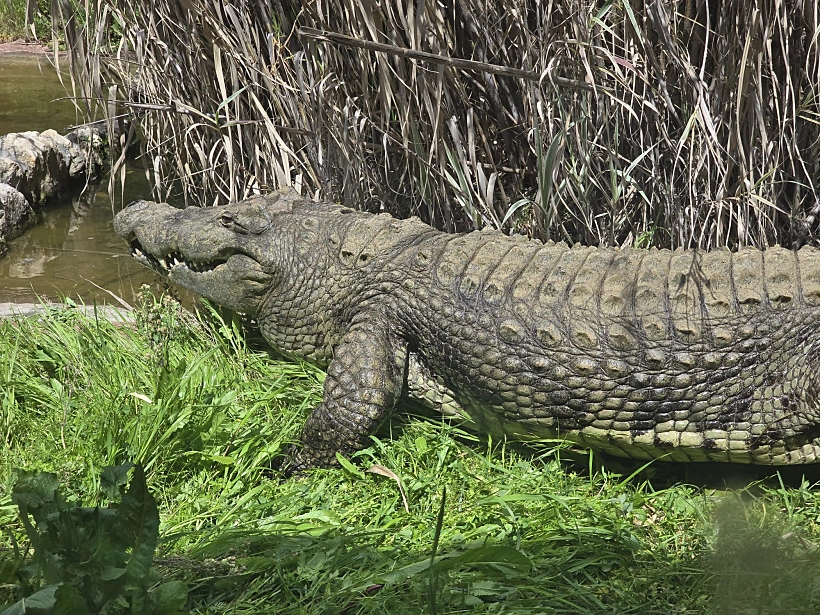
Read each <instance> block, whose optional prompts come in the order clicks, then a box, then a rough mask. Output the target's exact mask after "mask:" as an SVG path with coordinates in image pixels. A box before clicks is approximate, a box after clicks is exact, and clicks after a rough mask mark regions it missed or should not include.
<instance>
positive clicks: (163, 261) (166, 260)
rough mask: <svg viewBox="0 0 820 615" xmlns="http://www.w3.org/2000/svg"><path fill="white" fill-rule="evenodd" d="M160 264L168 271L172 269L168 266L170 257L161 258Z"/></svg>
mask: <svg viewBox="0 0 820 615" xmlns="http://www.w3.org/2000/svg"><path fill="white" fill-rule="evenodd" d="M159 264H160V265H161V266H162V268H163V269H165V271H168V270H169V269H170V267H169V266H168V259H167V258H163V259H161V260H160V261H159Z"/></svg>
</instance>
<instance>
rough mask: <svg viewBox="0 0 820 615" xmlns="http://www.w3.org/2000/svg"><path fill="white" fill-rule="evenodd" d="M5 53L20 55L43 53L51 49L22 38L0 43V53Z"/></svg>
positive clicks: (49, 51)
mask: <svg viewBox="0 0 820 615" xmlns="http://www.w3.org/2000/svg"><path fill="white" fill-rule="evenodd" d="M7 53H13V54H20V55H44V54H47V53H51V50H50V49H49V48H48V47H46V46H45V45H43V44H41V43H29V42H27V41H24V40H23V39H18V40H16V41H9V42H7V43H0V55H4V54H7Z"/></svg>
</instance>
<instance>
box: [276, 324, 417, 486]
mask: <svg viewBox="0 0 820 615" xmlns="http://www.w3.org/2000/svg"><path fill="white" fill-rule="evenodd" d="M406 370H407V345H406V343H404V342H403V341H402V340H399V338H398V337H397V336H395V335H393V334H391V332H390V331H389V327H387V326H386V325H384V326H379V325H374V324H373V323H367V324H359V325H357V326H354V327H353V328H351V330H350V331H348V333H347V334H346V335H345V336H344V338H343V339H342V343H341V344H339V345H338V346H337V347H336V349H335V352H334V355H333V360H332V361H331V362H330V365H329V366H328V370H327V378H326V379H325V384H324V399H323V401H322V403H321V404H319V405H318V406H317V407H316V409H315V410H314V411H313V412H312V413H311V415H310V416H309V417H308V420H307V422H306V423H305V428H304V430H303V431H302V436H301V448H300V449H299V450H298V452H297V453H296V454H295V455H294V457H293V460H292V461H291V463H290V465H289V467H288V468H287V473H289V474H293V473H295V472H300V471H303V470H307V469H310V468H326V467H330V466H333V465H336V464H337V462H336V453H337V452H340V453H351V452H354V451H357V450H360V449H362V448H365V447H366V446H367V444H368V441H369V438H370V435H371V434H373V433H374V432H375V431H376V429H378V427H379V425H380V424H381V422H382V421H383V420H384V419H385V418H387V416H389V414H390V412H392V410H393V408H394V407H395V406H396V403H397V402H398V399H399V396H400V395H401V391H402V386H403V384H404V378H405V372H406Z"/></svg>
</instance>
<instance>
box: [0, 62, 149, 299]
mask: <svg viewBox="0 0 820 615" xmlns="http://www.w3.org/2000/svg"><path fill="white" fill-rule="evenodd" d="M65 96H66V93H65V90H64V89H63V86H62V84H61V83H60V80H59V78H58V76H57V72H56V70H55V69H54V67H53V66H52V65H51V64H50V63H49V60H48V58H45V57H42V56H36V55H28V56H22V55H20V56H17V55H10V54H9V55H0V134H7V133H9V132H23V131H26V130H38V131H42V130H46V129H48V128H53V129H55V130H57V131H58V132H61V133H65V132H67V130H66V128H67V127H68V126H70V125H73V124H75V123H76V122H77V121H78V120H77V119H76V116H75V111H74V106H73V104H72V103H71V102H70V101H68V100H66V99H65ZM61 99H62V100H61ZM150 194H151V192H150V189H149V187H148V182H147V180H146V178H145V176H144V174H143V173H142V172H140V171H137V170H136V169H130V170H129V172H128V178H127V181H126V189H125V195H124V199H123V201H124V202H125V203H128V202H130V201H132V200H134V199H138V198H150ZM117 196H118V198H117V201H118V204H117V206H116V209H119V208H120V206H121V205H120V204H119V201H120V199H119V195H117ZM113 214H114V210H113V209H112V204H111V200H110V198H109V196H108V193H107V182H104V183H102V184H101V185H99V186H91V187H88V188H87V189H86V190H85V191H84V193H83V194H81V195H79V196H75V197H74V198H70V199H64V200H62V201H59V202H56V203H53V204H51V205H49V206H48V207H46V208H45V209H44V210H42V211H41V212H40V213H39V214H38V216H39V219H38V222H37V225H36V226H35V227H34V228H32V229H31V230H30V231H29V232H28V233H26V234H25V235H23V236H22V237H19V238H18V239H15V240H13V241H11V242H10V243H9V252H8V254H7V255H6V256H2V257H0V303H6V302H13V303H36V302H38V301H39V300H40V298H45V299H47V300H60V299H61V298H62V297H70V298H71V299H74V300H75V301H77V300H80V301H83V302H85V303H87V304H91V303H93V302H97V303H114V304H117V301H116V300H115V299H114V298H113V297H112V294H113V295H116V296H117V297H120V298H122V299H123V300H124V301H126V302H128V303H130V304H133V302H134V300H135V294H136V292H138V291H139V288H140V286H141V285H142V284H146V283H147V284H151V285H152V286H153V287H154V288H155V290H159V289H160V288H161V284H159V278H158V276H156V275H155V274H154V273H152V272H151V271H149V270H148V269H145V268H144V267H142V266H140V265H138V264H137V263H136V262H134V261H133V260H132V259H131V258H130V256H129V255H128V246H127V245H126V244H125V242H123V241H122V240H121V239H120V238H119V237H118V236H117V235H116V234H115V233H114V228H113V222H112V220H113Z"/></svg>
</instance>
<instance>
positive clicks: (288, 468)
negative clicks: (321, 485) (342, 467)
mask: <svg viewBox="0 0 820 615" xmlns="http://www.w3.org/2000/svg"><path fill="white" fill-rule="evenodd" d="M338 467H339V462H338V461H337V460H336V452H335V451H321V450H317V449H314V448H312V447H308V446H304V445H300V444H292V445H290V446H288V447H287V448H286V449H285V451H284V453H283V454H282V455H281V456H279V457H277V458H276V459H274V461H273V469H274V470H275V471H277V472H280V473H281V474H282V475H283V476H284V478H291V477H293V476H298V475H300V474H304V473H305V472H307V471H308V470H315V469H319V468H338Z"/></svg>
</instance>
